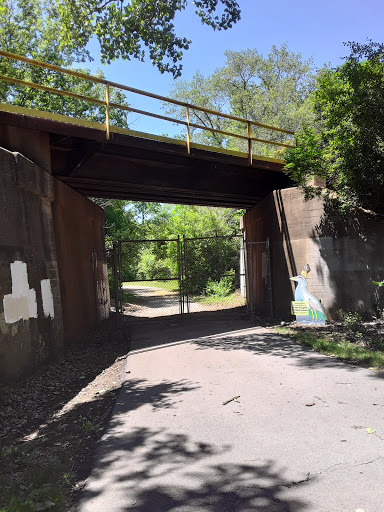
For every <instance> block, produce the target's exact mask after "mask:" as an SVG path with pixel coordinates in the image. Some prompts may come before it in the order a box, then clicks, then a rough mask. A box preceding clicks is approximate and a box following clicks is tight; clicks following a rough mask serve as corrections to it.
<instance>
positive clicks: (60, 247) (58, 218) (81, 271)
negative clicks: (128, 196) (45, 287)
mask: <svg viewBox="0 0 384 512" xmlns="http://www.w3.org/2000/svg"><path fill="white" fill-rule="evenodd" d="M54 190H55V201H54V203H53V217H54V225H55V233H56V241H57V257H58V264H59V269H60V286H61V297H62V305H63V322H64V331H65V336H66V339H68V340H69V341H71V342H73V341H76V340H78V339H80V338H81V337H82V336H83V335H84V334H85V333H86V332H87V331H89V328H90V326H95V325H96V323H97V321H98V319H99V318H100V319H103V318H105V306H104V307H103V304H101V303H100V301H99V300H98V288H100V286H103V285H104V287H106V288H107V289H108V280H106V281H104V283H103V276H102V275H100V272H99V269H98V268H97V267H96V266H95V265H96V257H95V256H96V255H97V256H98V257H99V258H100V257H102V256H104V247H105V243H104V231H103V227H104V210H103V209H102V208H100V207H99V206H97V205H96V204H95V203H93V202H92V201H90V200H89V199H86V198H85V197H84V196H82V195H80V194H78V193H77V192H75V191H74V190H72V189H71V188H69V187H67V186H66V185H65V184H64V183H62V182H60V181H58V180H55V182H54ZM104 261H105V259H104ZM107 296H108V298H109V292H108V294H107ZM100 308H101V309H102V310H101V311H99V309H100ZM108 310H109V303H108Z"/></svg>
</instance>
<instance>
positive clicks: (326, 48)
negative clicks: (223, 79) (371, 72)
mask: <svg viewBox="0 0 384 512" xmlns="http://www.w3.org/2000/svg"><path fill="white" fill-rule="evenodd" d="M239 4H240V8H241V11H242V15H241V17H242V19H241V21H240V22H239V23H238V24H237V25H235V26H234V27H233V28H232V29H230V30H228V31H221V32H217V31H215V32H214V31H213V30H212V29H211V28H210V27H204V26H203V25H201V23H200V21H199V19H198V17H197V16H195V15H194V14H193V5H192V2H190V5H189V6H188V9H187V10H186V11H184V12H183V13H180V14H179V15H178V16H177V19H176V22H175V26H176V30H177V33H178V35H180V36H185V37H188V38H190V39H192V44H191V46H190V49H189V50H188V51H187V52H185V54H184V58H183V75H182V79H184V80H189V79H191V77H192V76H193V74H194V73H195V72H196V71H198V70H200V71H201V72H202V73H203V74H205V75H209V74H211V73H212V72H213V71H214V70H215V69H216V68H218V67H221V66H222V65H223V64H224V61H225V56H224V52H225V50H234V51H239V50H244V49H247V48H255V49H256V50H257V51H258V52H259V53H261V54H263V55H266V54H267V53H268V52H269V51H270V49H271V46H272V45H276V46H281V45H282V44H284V43H287V45H288V48H289V49H290V50H291V51H294V52H297V53H301V55H302V56H303V58H304V59H308V58H310V57H312V58H313V60H314V62H315V65H316V66H318V67H321V66H322V65H323V64H324V63H331V65H337V64H339V63H341V60H340V58H341V57H342V56H345V55H346V54H347V53H348V51H347V49H346V48H345V47H344V46H343V41H359V42H364V41H365V40H366V39H367V38H371V39H373V40H374V41H378V42H383V41H384V24H383V20H384V2H383V1H382V0H380V1H379V0H366V1H365V2H362V1H361V0H359V1H358V0H348V1H347V0H333V1H332V0H323V1H322V2H311V1H308V0H306V1H303V0H299V1H293V2H292V1H291V2H287V1H282V0H275V1H273V0H270V1H269V2H265V1H261V0H239ZM90 49H91V52H92V54H93V56H94V57H95V62H93V63H92V64H91V65H88V66H87V67H89V68H90V69H91V71H92V72H94V71H95V70H96V68H99V69H102V70H103V71H104V73H105V75H106V78H107V79H109V80H113V81H115V82H119V83H123V84H126V85H129V86H132V87H135V88H138V89H143V90H146V91H150V92H156V93H157V94H161V95H164V96H167V95H168V93H169V91H170V90H171V88H172V87H173V86H174V85H175V83H177V80H176V81H175V80H173V78H172V77H171V76H170V75H169V74H166V75H165V74H164V75H162V74H161V73H160V72H159V71H158V70H157V68H156V67H154V66H153V65H152V64H151V62H149V61H147V62H144V63H142V62H138V61H135V60H132V61H124V62H123V61H116V62H114V63H112V64H110V65H106V66H102V65H101V63H100V62H99V60H98V59H97V58H96V56H97V52H98V48H97V44H95V43H93V44H91V46H90ZM136 105H137V108H144V107H145V104H143V103H140V102H138V103H137V104H135V106H136ZM133 124H134V126H132V128H134V129H137V130H140V129H146V126H147V122H144V123H143V122H141V121H140V120H139V119H138V120H137V121H135V122H134V123H133Z"/></svg>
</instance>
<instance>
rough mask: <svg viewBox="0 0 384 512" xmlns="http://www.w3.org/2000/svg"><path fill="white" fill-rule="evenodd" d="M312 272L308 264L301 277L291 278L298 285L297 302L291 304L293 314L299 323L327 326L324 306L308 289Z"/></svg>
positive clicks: (296, 291)
mask: <svg viewBox="0 0 384 512" xmlns="http://www.w3.org/2000/svg"><path fill="white" fill-rule="evenodd" d="M310 271H311V269H310V266H309V265H308V264H307V265H305V267H304V269H303V270H302V272H301V273H300V275H299V276H295V277H290V280H291V281H295V282H296V283H297V286H296V290H295V300H294V302H292V303H291V310H292V314H293V315H295V316H296V322H298V323H301V324H317V325H325V309H324V306H323V305H322V304H321V302H320V301H319V300H317V299H316V297H314V296H313V295H311V294H310V293H309V291H308V289H307V286H308V285H307V280H306V278H307V277H308V274H309V272H310Z"/></svg>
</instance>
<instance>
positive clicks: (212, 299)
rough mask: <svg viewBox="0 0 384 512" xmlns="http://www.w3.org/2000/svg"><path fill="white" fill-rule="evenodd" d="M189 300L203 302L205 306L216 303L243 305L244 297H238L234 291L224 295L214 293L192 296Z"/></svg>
mask: <svg viewBox="0 0 384 512" xmlns="http://www.w3.org/2000/svg"><path fill="white" fill-rule="evenodd" d="M191 300H192V301H193V302H198V303H199V304H205V305H206V306H216V305H220V304H222V305H226V306H228V305H234V306H235V305H237V306H239V305H243V304H244V303H245V301H244V299H243V298H242V297H241V298H239V295H238V293H236V292H234V293H231V294H230V295H227V296H226V297H216V296H215V295H200V296H198V297H192V298H191Z"/></svg>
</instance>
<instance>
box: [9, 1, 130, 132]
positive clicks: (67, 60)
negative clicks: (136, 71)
mask: <svg viewBox="0 0 384 512" xmlns="http://www.w3.org/2000/svg"><path fill="white" fill-rule="evenodd" d="M58 34H60V16H59V12H58V9H57V6H56V4H55V3H51V2H49V0H0V47H1V48H2V50H5V51H8V52H11V53H16V54H20V55H23V56H26V57H30V58H33V59H36V60H40V61H44V62H48V63H50V64H55V65H57V66H60V67H67V68H68V67H72V66H73V65H74V64H75V63H77V62H84V61H85V60H86V59H88V58H89V57H90V56H89V53H88V52H87V51H86V50H84V49H82V48H80V47H78V46H75V45H73V44H72V45H70V44H68V45H63V44H62V43H61V42H60V39H59V38H58ZM80 71H83V72H84V73H87V70H86V69H80ZM0 74H3V75H6V76H9V77H12V78H17V79H19V80H24V81H27V82H32V83H37V84H40V85H45V86H49V87H53V88H56V89H60V90H66V91H70V92H75V93H77V94H80V95H83V96H89V97H93V98H96V99H102V100H103V99H105V88H104V86H103V85H102V84H95V83H93V82H90V81H85V80H82V79H80V78H77V77H73V76H69V75H66V74H63V73H58V72H55V71H51V70H47V69H43V68H40V67H35V66H31V65H28V64H25V63H21V62H17V61H13V60H10V59H6V58H2V59H1V60H0ZM97 75H98V77H99V78H104V76H103V74H102V72H98V73H97ZM0 100H1V101H4V102H7V103H12V104H14V105H18V106H22V107H28V108H34V109H37V110H44V111H48V112H54V113H59V114H64V115H68V116H71V117H77V118H86V119H88V120H90V121H95V122H99V123H104V122H105V108H104V107H103V106H100V105H96V104H94V103H92V102H86V101H80V100H77V99H73V98H68V97H64V96H59V95H55V94H51V93H47V92H44V91H39V90H36V89H33V88H28V87H25V86H18V85H12V84H8V83H6V82H1V84H0ZM111 101H113V102H116V103H120V104H125V105H126V104H127V102H126V100H125V97H124V95H123V94H122V93H121V92H120V91H116V90H112V92H111ZM110 118H111V124H114V125H118V126H122V127H127V126H128V124H127V114H126V112H124V111H121V110H118V109H111V111H110Z"/></svg>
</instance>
